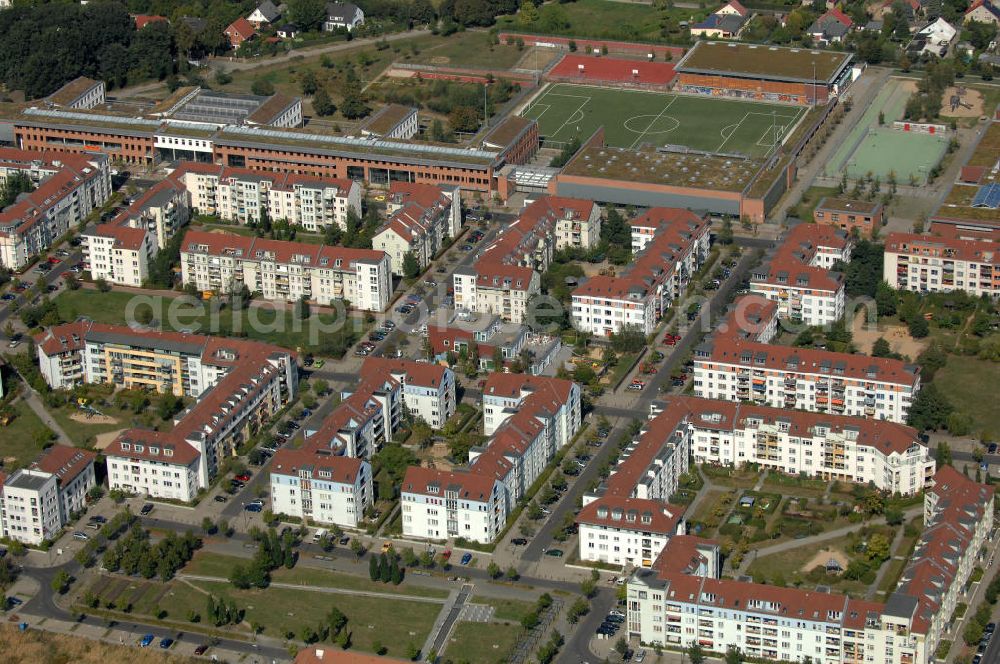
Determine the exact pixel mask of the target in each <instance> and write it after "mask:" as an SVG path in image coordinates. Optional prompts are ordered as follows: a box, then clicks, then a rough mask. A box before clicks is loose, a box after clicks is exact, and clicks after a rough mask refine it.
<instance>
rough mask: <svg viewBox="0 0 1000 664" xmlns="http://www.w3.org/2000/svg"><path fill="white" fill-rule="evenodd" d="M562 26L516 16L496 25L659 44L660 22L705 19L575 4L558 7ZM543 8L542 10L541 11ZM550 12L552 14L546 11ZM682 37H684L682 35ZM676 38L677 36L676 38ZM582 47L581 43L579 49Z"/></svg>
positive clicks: (604, 1)
mask: <svg viewBox="0 0 1000 664" xmlns="http://www.w3.org/2000/svg"><path fill="white" fill-rule="evenodd" d="M558 8H559V9H561V10H562V11H561V12H559V16H560V18H561V19H564V20H563V21H561V22H562V23H563V24H562V26H561V28H560V27H555V28H554V27H553V26H552V24H551V23H547V22H546V20H545V17H544V14H543V15H542V19H541V20H538V21H534V22H533V23H530V24H528V25H522V23H521V21H520V20H519V18H518V17H517V16H501V17H500V18H499V19H498V20H497V25H498V26H499V27H500V29H501V30H511V31H514V32H529V33H539V34H562V35H569V36H573V37H576V38H577V41H580V38H581V37H591V38H603V39H623V40H627V41H641V40H652V41H657V42H663V41H664V38H663V33H662V28H663V24H664V21H665V20H666V19H670V20H671V22H672V23H676V22H677V21H694V22H696V21H700V20H701V19H703V18H705V16H707V15H708V11H706V10H697V9H695V10H692V9H680V8H678V9H664V10H660V9H654V8H653V7H652V6H651V5H649V4H646V3H634V4H633V3H625V2H609V1H608V0H578V1H577V2H573V3H570V4H564V5H559V6H558ZM544 9H545V8H543V10H544ZM550 11H552V10H550ZM685 34H686V33H685ZM678 37H680V34H678ZM582 46H583V44H582V42H581V48H582Z"/></svg>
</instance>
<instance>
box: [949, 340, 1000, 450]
mask: <svg viewBox="0 0 1000 664" xmlns="http://www.w3.org/2000/svg"><path fill="white" fill-rule="evenodd" d="M934 384H935V385H937V386H938V388H939V389H940V390H941V391H942V392H943V393H944V394H946V395H948V400H949V401H950V402H951V403H952V404H954V406H955V408H956V409H958V410H959V411H960V412H963V413H966V414H967V415H968V416H969V417H971V418H972V431H973V432H974V433H976V434H977V435H978V433H979V432H981V431H985V432H987V433H988V434H989V437H990V439H991V440H996V439H997V437H1000V418H998V417H997V411H996V406H995V405H990V404H993V403H994V402H993V400H992V399H988V398H983V395H988V394H995V393H996V391H997V389H998V388H1000V371H998V370H997V365H996V364H995V363H993V362H990V361H988V360H980V359H978V358H975V357H968V356H964V355H949V356H948V363H947V364H946V365H945V366H944V367H943V368H942V369H940V370H939V371H938V372H937V374H935V376H934Z"/></svg>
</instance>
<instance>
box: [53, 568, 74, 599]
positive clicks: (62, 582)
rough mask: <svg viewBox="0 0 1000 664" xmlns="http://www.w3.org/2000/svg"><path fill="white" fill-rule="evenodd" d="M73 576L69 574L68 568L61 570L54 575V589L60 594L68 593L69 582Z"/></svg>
mask: <svg viewBox="0 0 1000 664" xmlns="http://www.w3.org/2000/svg"><path fill="white" fill-rule="evenodd" d="M72 580H73V578H72V577H71V576H70V575H69V572H67V571H66V570H64V569H63V570H59V573H58V574H56V575H55V576H54V577H52V584H51V585H52V591H53V592H57V593H59V594H60V595H64V594H66V591H67V590H69V584H70V582H71V581H72Z"/></svg>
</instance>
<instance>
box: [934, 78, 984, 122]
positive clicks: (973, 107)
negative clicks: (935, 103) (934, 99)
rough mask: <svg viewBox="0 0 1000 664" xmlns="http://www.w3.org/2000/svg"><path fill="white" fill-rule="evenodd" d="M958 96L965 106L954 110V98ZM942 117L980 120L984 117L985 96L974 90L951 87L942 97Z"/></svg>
mask: <svg viewBox="0 0 1000 664" xmlns="http://www.w3.org/2000/svg"><path fill="white" fill-rule="evenodd" d="M954 95H957V96H958V98H959V100H960V101H961V103H962V104H963V105H960V106H958V107H957V108H955V109H954V110H952V107H951V98H952V96H954ZM941 115H943V116H946V117H949V118H978V117H979V116H981V115H983V95H982V94H981V93H980V92H979V91H978V90H973V89H972V88H965V87H963V88H961V90H960V89H959V88H958V87H956V86H954V85H953V86H951V87H950V88H948V89H946V90H945V91H944V94H943V95H941Z"/></svg>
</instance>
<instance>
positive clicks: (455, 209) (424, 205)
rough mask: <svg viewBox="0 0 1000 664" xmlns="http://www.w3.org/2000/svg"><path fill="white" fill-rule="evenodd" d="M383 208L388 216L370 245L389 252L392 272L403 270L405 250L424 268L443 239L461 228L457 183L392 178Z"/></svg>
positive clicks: (401, 272) (456, 234)
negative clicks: (442, 184) (394, 179)
mask: <svg viewBox="0 0 1000 664" xmlns="http://www.w3.org/2000/svg"><path fill="white" fill-rule="evenodd" d="M386 212H387V213H388V219H387V220H386V223H385V224H384V225H383V226H382V227H381V228H380V229H379V230H378V231H377V232H376V233H375V236H374V237H373V238H372V247H373V248H374V249H380V250H382V251H384V252H385V253H386V254H388V255H389V260H390V262H391V264H392V271H393V273H394V274H399V275H402V274H403V272H404V271H403V260H404V259H405V257H406V255H407V254H413V257H414V258H416V259H417V264H418V265H419V266H420V269H421V270H423V269H425V268H426V267H427V266H428V265H430V263H431V260H433V259H434V256H436V255H437V254H438V252H440V251H441V249H442V247H443V246H444V243H445V240H446V239H447V238H455V237H458V235H459V233H461V231H462V197H461V192H460V191H459V188H458V187H453V186H449V187H441V186H437V185H431V184H420V183H416V182H392V183H390V185H389V193H388V196H387V197H386Z"/></svg>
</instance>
